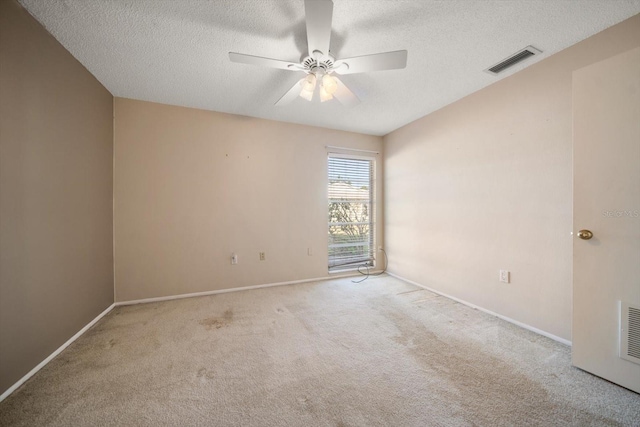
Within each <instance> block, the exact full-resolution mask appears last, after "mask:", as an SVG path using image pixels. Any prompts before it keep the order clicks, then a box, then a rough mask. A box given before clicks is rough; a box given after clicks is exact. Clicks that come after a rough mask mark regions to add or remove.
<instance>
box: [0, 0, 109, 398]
mask: <svg viewBox="0 0 640 427" xmlns="http://www.w3.org/2000/svg"><path fill="white" fill-rule="evenodd" d="M0 62H1V66H0V393H2V392H4V391H5V390H6V389H7V388H9V387H10V386H11V385H12V384H14V383H15V382H16V381H17V380H19V379H20V378H21V377H22V376H23V375H25V374H26V373H27V372H29V371H30V370H31V369H32V368H34V367H35V366H36V365H37V364H38V363H40V362H41V361H42V360H44V359H45V358H46V357H47V356H49V355H50V354H51V353H52V352H53V351H55V350H56V349H57V348H58V347H59V346H60V345H62V344H63V343H64V342H65V341H67V340H68V339H69V338H71V337H72V336H73V335H74V334H75V333H76V332H78V331H79V330H80V329H81V328H83V327H84V326H85V325H86V324H87V323H89V322H90V321H91V320H92V319H94V318H95V317H96V316H97V315H98V314H100V313H101V312H102V311H103V310H105V309H106V308H107V307H109V305H110V304H112V302H113V250H112V249H113V243H112V242H113V233H112V176H113V175H112V165H113V122H112V114H113V97H112V96H111V94H110V93H109V92H108V91H107V90H106V89H105V88H104V87H102V85H100V83H98V81H96V79H95V78H94V77H93V76H92V75H91V74H90V73H89V72H88V71H87V70H86V69H85V68H84V67H83V66H82V65H80V63H78V62H77V61H76V60H75V59H74V58H73V57H72V56H71V54H69V52H67V51H66V50H65V49H64V48H63V47H62V46H61V45H60V44H59V43H58V42H57V41H55V39H54V38H53V37H52V36H51V35H49V34H48V33H47V32H46V31H45V30H44V29H43V28H42V27H41V26H40V25H39V24H38V23H37V22H36V21H35V20H34V19H32V18H31V16H30V15H29V14H28V13H27V12H26V11H25V10H23V9H22V8H21V7H20V6H19V5H18V4H17V3H16V2H14V1H13V0H2V1H0Z"/></svg>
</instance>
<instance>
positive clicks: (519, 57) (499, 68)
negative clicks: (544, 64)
mask: <svg viewBox="0 0 640 427" xmlns="http://www.w3.org/2000/svg"><path fill="white" fill-rule="evenodd" d="M539 53H542V51H540V50H538V49H536V48H535V47H533V46H527V47H525V48H524V49H522V50H519V51H518V52H516V53H514V54H513V55H511V56H510V57H508V58H506V59H503V60H502V61H500V62H498V63H497V64H496V65H494V66H492V67H489V68H487V69H486V70H484V71H486V72H487V73H490V74H494V75H495V74H499V73H501V72H503V71H504V70H506V69H507V68H511V67H513V66H514V65H516V64H517V63H519V62H521V61H524V60H525V59H527V58H529V57H531V56H533V55H537V54H539Z"/></svg>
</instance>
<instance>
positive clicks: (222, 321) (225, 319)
mask: <svg viewBox="0 0 640 427" xmlns="http://www.w3.org/2000/svg"><path fill="white" fill-rule="evenodd" d="M231 322H233V311H232V310H231V309H229V310H227V311H225V312H224V313H223V314H222V316H221V317H206V318H204V319H202V320H200V322H199V323H200V324H201V325H202V326H204V327H205V328H206V329H207V330H208V331H210V330H213V329H220V328H224V327H226V326H229V325H230V324H231Z"/></svg>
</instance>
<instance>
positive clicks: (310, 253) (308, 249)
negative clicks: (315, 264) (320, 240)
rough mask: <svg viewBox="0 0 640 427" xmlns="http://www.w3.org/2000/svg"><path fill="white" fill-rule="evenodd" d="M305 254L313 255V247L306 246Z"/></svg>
mask: <svg viewBox="0 0 640 427" xmlns="http://www.w3.org/2000/svg"><path fill="white" fill-rule="evenodd" d="M307 255H309V256H312V255H313V249H312V248H307Z"/></svg>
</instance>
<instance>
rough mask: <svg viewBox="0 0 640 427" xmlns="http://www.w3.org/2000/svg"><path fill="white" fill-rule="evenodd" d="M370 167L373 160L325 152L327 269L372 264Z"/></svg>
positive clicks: (372, 185) (373, 243)
mask: <svg viewBox="0 0 640 427" xmlns="http://www.w3.org/2000/svg"><path fill="white" fill-rule="evenodd" d="M374 167H375V161H374V160H373V159H367V158H362V157H358V158H355V157H351V156H342V155H339V154H331V155H329V159H328V170H329V188H328V196H329V197H328V199H329V271H336V270H341V269H349V268H356V267H358V266H359V265H367V266H373V265H374V258H373V255H374V253H375V252H374V247H375V240H374V237H375V236H374V230H375V218H374V213H375V207H374V195H375V188H374V184H375V181H374V177H375V173H374Z"/></svg>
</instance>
